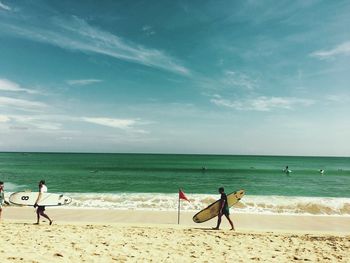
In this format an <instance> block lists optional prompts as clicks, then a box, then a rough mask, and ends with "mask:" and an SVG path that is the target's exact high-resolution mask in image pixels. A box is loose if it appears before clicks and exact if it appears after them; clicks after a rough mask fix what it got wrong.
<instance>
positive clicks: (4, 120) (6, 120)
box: [0, 115, 10, 123]
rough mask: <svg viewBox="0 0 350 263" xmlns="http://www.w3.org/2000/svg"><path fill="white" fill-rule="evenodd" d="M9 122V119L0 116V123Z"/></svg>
mask: <svg viewBox="0 0 350 263" xmlns="http://www.w3.org/2000/svg"><path fill="white" fill-rule="evenodd" d="M9 121H10V118H9V117H8V116H6V115H0V123H1V122H4V123H5V122H9Z"/></svg>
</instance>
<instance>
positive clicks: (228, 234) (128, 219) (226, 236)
mask: <svg viewBox="0 0 350 263" xmlns="http://www.w3.org/2000/svg"><path fill="white" fill-rule="evenodd" d="M47 211H48V214H49V215H50V216H52V217H53V218H54V220H55V222H54V225H52V226H48V225H47V222H43V223H42V224H41V225H40V226H35V225H32V223H33V222H34V221H35V214H34V210H33V209H32V208H5V209H4V213H3V215H4V220H3V222H2V223H1V224H0V233H1V236H0V243H1V246H0V262H151V261H152V262H254V261H256V262H258V261H260V262H291V261H292V262H293V261H295V262H306V261H308V262H350V253H349V251H350V235H349V232H350V231H349V228H350V227H349V226H350V218H348V217H312V216H310V217H307V216H302V217H296V216H294V217H293V216H263V215H248V214H240V215H237V214H235V215H233V219H234V221H235V223H236V228H237V231H236V232H234V231H229V230H228V225H227V223H226V222H225V221H224V223H225V224H224V225H223V227H222V229H224V230H220V231H213V230H210V229H209V226H213V225H215V223H216V222H215V220H213V221H210V222H209V223H207V224H204V225H202V224H194V223H192V222H191V217H192V215H193V214H192V213H184V214H183V216H182V225H180V226H178V225H176V222H177V218H176V213H174V212H145V211H117V210H77V209H48V210H47ZM249 229H251V230H249ZM268 229H269V230H268Z"/></svg>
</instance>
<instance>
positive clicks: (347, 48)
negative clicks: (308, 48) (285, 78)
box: [310, 41, 350, 59]
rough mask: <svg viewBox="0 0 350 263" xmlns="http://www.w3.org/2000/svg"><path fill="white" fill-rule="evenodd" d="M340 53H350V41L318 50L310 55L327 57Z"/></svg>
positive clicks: (321, 57) (320, 57)
mask: <svg viewBox="0 0 350 263" xmlns="http://www.w3.org/2000/svg"><path fill="white" fill-rule="evenodd" d="M338 55H350V41H349V42H345V43H342V44H340V45H338V46H336V47H334V48H332V49H328V50H318V51H315V52H313V53H311V54H310V56H312V57H316V58H319V59H327V58H331V57H335V56H338Z"/></svg>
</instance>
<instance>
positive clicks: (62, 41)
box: [4, 17, 190, 75]
mask: <svg viewBox="0 0 350 263" xmlns="http://www.w3.org/2000/svg"><path fill="white" fill-rule="evenodd" d="M49 23H50V25H51V26H52V29H47V28H45V27H44V26H30V25H26V24H25V23H23V21H21V23H20V25H19V23H18V25H15V24H11V25H9V24H7V25H4V26H5V29H7V33H9V34H16V35H17V36H21V37H24V38H27V39H31V40H33V41H38V42H43V43H49V44H52V45H55V46H59V47H61V48H65V49H71V50H79V51H82V52H92V53H98V54H103V55H106V56H110V57H113V58H117V59H121V60H126V61H130V62H134V63H138V64H142V65H145V66H149V67H154V68H158V69H163V70H167V71H170V72H174V73H177V74H181V75H189V74H190V70H189V69H187V68H186V67H184V66H182V65H181V64H180V63H179V62H178V61H177V60H176V59H174V58H172V57H171V56H169V55H167V54H166V53H164V52H163V51H160V50H157V49H149V48H145V47H142V46H141V45H139V44H137V43H133V42H131V41H127V40H124V39H123V38H121V37H118V36H116V35H114V34H112V33H109V32H107V31H103V30H101V29H98V28H96V27H93V26H91V25H89V24H88V23H87V22H86V21H85V20H83V19H80V18H77V17H72V18H71V19H59V18H55V19H53V20H52V21H51V20H50V22H49Z"/></svg>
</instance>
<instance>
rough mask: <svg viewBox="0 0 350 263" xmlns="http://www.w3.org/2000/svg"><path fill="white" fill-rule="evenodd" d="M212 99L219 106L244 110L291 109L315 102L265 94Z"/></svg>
mask: <svg viewBox="0 0 350 263" xmlns="http://www.w3.org/2000/svg"><path fill="white" fill-rule="evenodd" d="M210 101H211V102H212V103H214V104H215V105H217V106H222V107H228V108H232V109H235V110H244V111H272V110H274V109H286V110H291V109H293V108H294V107H296V106H310V105H312V104H314V101H313V100H308V99H299V98H294V97H291V98H285V97H265V96H260V97H257V98H254V99H245V100H233V101H231V100H228V99H224V98H222V97H221V96H220V95H215V96H214V97H213V98H212V99H211V100H210Z"/></svg>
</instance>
